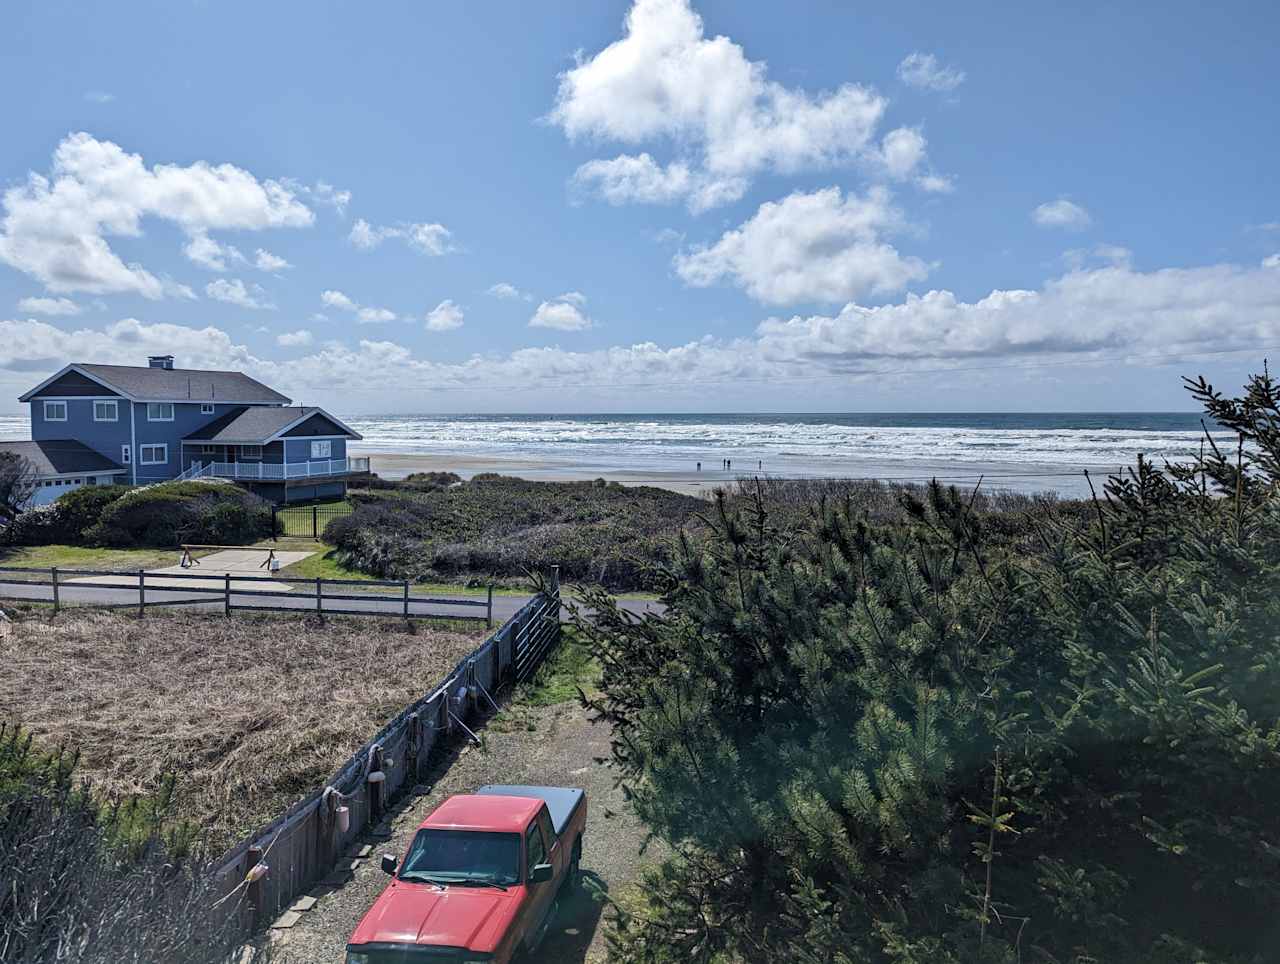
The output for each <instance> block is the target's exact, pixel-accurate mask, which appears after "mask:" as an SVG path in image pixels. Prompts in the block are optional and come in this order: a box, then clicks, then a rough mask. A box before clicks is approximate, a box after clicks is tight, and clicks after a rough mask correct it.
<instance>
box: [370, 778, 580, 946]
mask: <svg viewBox="0 0 1280 964" xmlns="http://www.w3.org/2000/svg"><path fill="white" fill-rule="evenodd" d="M586 820H587V803H586V794H585V793H584V792H583V791H582V790H575V789H570V788H564V787H532V786H486V787H481V788H480V789H479V790H477V791H476V792H475V793H472V794H461V795H458V796H453V797H450V798H449V799H448V800H446V801H445V802H444V803H442V804H440V806H439V807H437V808H436V809H435V810H434V811H432V813H431V815H430V816H428V817H427V819H426V820H424V821H423V822H422V823H421V824H420V825H419V827H418V830H417V833H416V834H415V835H414V838H413V841H412V843H411V844H410V845H409V850H408V852H407V853H406V854H405V855H404V858H403V859H401V860H398V859H397V858H396V857H395V856H393V855H390V854H388V855H384V856H383V858H382V866H383V870H385V871H386V872H387V873H389V874H391V876H392V880H391V883H390V884H388V885H387V887H386V889H385V890H384V891H383V892H382V894H381V895H379V897H378V899H377V900H376V901H374V903H373V906H372V907H370V908H369V910H368V912H367V913H366V914H365V915H364V918H363V919H362V920H361V921H360V923H359V925H358V926H357V927H356V929H355V931H354V932H353V933H352V935H351V939H350V940H349V941H348V943H347V958H346V959H347V964H391V962H395V964H402V962H406V961H415V960H418V959H422V960H424V961H433V962H434V961H458V962H464V961H465V962H479V961H485V962H494V964H506V962H508V961H510V960H512V958H513V957H515V956H516V954H517V952H518V951H520V950H522V949H523V950H533V949H536V947H537V946H538V944H540V943H541V941H542V938H543V936H544V935H545V934H546V932H547V930H548V928H549V927H550V924H551V920H552V917H553V916H554V912H555V907H556V901H557V898H558V897H559V895H560V893H561V891H562V890H565V889H568V888H571V887H573V886H575V885H576V882H577V875H578V863H579V861H580V859H581V856H582V835H583V832H584V830H585V829H586Z"/></svg>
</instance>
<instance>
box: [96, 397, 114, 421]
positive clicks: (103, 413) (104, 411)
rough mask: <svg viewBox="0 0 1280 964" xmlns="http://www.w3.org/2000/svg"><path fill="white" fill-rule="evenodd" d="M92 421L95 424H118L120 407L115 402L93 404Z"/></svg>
mask: <svg viewBox="0 0 1280 964" xmlns="http://www.w3.org/2000/svg"><path fill="white" fill-rule="evenodd" d="M93 420H94V421H95V422H118V421H119V420H120V406H119V405H117V404H116V403H115V402H94V403H93Z"/></svg>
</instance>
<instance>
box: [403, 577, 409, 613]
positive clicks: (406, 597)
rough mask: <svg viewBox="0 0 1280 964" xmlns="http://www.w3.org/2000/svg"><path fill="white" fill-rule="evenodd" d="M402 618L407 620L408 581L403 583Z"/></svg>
mask: <svg viewBox="0 0 1280 964" xmlns="http://www.w3.org/2000/svg"><path fill="white" fill-rule="evenodd" d="M404 618H405V619H408V618H409V580H408V579H406V580H405V581H404Z"/></svg>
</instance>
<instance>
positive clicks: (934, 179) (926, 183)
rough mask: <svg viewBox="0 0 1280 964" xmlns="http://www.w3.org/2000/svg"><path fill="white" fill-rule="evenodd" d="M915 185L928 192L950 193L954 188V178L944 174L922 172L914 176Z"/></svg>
mask: <svg viewBox="0 0 1280 964" xmlns="http://www.w3.org/2000/svg"><path fill="white" fill-rule="evenodd" d="M916 187H918V188H920V190H922V191H927V192H929V193H930V194H950V193H951V192H952V191H954V190H955V189H956V186H955V181H954V179H953V178H952V177H950V176H949V175H946V174H922V175H920V176H919V177H918V178H916Z"/></svg>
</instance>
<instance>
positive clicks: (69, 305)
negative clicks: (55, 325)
mask: <svg viewBox="0 0 1280 964" xmlns="http://www.w3.org/2000/svg"><path fill="white" fill-rule="evenodd" d="M18 310H19V311H25V312H28V313H29V314H33V315H45V316H56V315H78V314H80V306H79V305H78V304H76V303H75V302H74V301H72V300H71V299H70V298H23V299H22V300H21V301H19V302H18Z"/></svg>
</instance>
